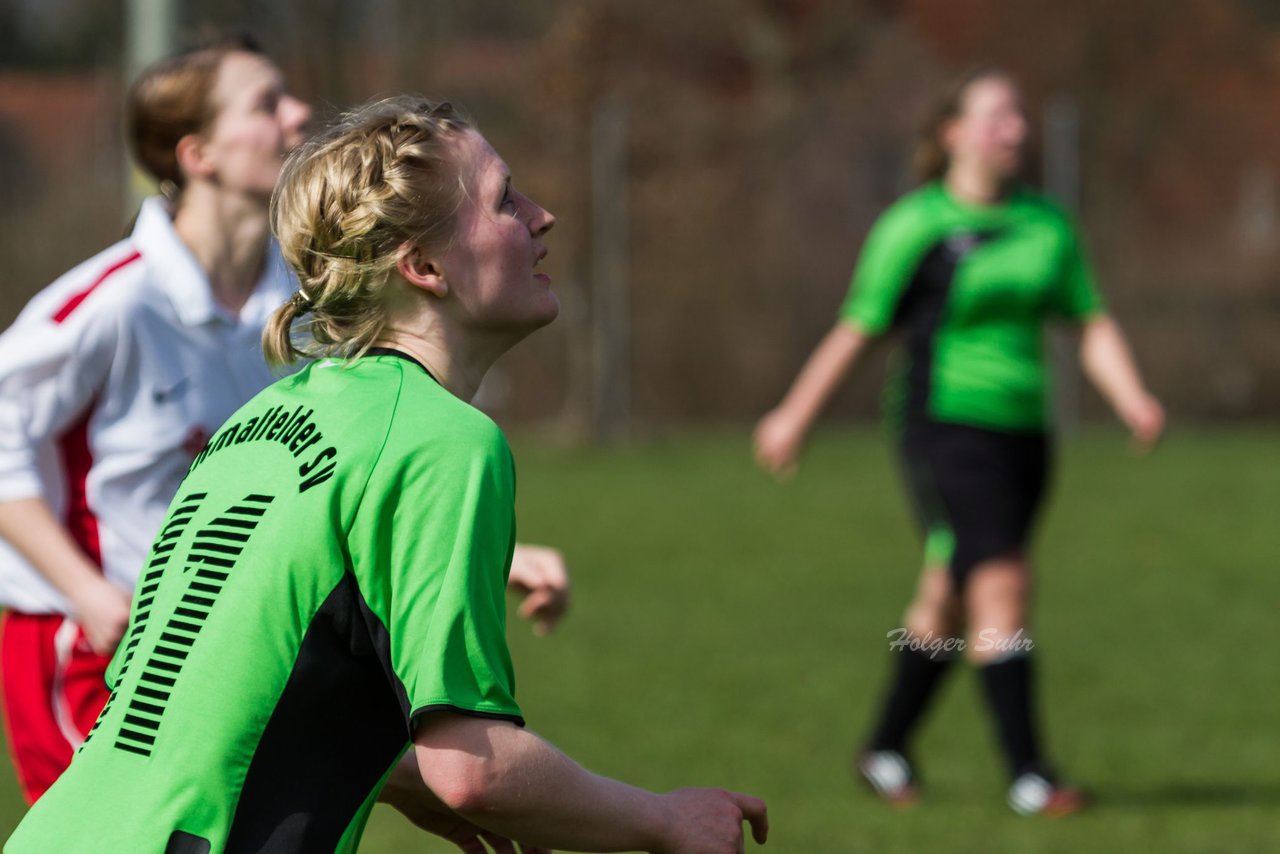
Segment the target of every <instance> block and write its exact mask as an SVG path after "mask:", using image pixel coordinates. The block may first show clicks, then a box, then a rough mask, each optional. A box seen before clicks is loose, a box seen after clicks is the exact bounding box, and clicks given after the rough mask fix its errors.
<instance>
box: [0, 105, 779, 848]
mask: <svg viewBox="0 0 1280 854" xmlns="http://www.w3.org/2000/svg"><path fill="white" fill-rule="evenodd" d="M272 219H273V226H274V229H275V231H276V234H277V236H278V237H279V240H280V246H281V249H282V252H283V253H284V255H285V257H286V258H287V259H288V260H289V261H290V263H291V264H292V265H293V266H294V267H295V268H296V270H297V272H298V276H299V281H300V289H299V291H298V293H297V294H296V295H295V296H294V297H293V298H292V299H291V300H290V302H289V303H288V304H287V305H286V306H285V307H284V308H282V309H281V311H280V312H279V313H278V314H277V315H276V317H275V319H274V320H273V321H272V324H271V325H270V327H269V328H268V331H267V333H266V337H265V345H266V351H267V354H268V357H269V358H271V359H272V360H273V361H285V362H291V361H293V360H294V359H296V358H297V357H298V356H299V355H302V354H305V355H309V356H315V357H318V360H317V361H315V362H312V363H311V364H310V365H308V366H307V367H306V368H304V369H303V370H302V371H301V372H299V373H297V374H295V375H293V376H291V377H288V378H286V379H283V380H281V381H279V382H277V383H276V384H274V385H273V386H271V387H270V388H268V389H267V390H266V391H264V392H263V393H262V394H260V395H258V396H257V397H256V398H254V399H253V400H252V401H251V402H250V403H248V404H247V405H246V406H245V407H244V408H243V409H241V410H240V411H239V412H238V413H237V414H236V415H234V416H232V418H231V420H230V422H229V424H228V425H227V426H224V427H223V428H222V429H221V430H220V431H219V432H218V433H217V434H216V435H215V436H214V438H213V440H212V441H211V442H210V443H209V446H208V448H207V449H206V450H205V451H204V452H202V453H201V454H200V456H199V457H197V458H196V460H195V462H194V463H193V465H192V468H191V473H190V474H189V475H188V476H187V478H186V480H185V481H184V482H183V484H182V487H181V490H180V492H179V497H178V498H177V499H176V500H175V501H174V503H173V505H172V508H171V511H170V514H169V517H168V520H167V523H166V526H165V528H164V531H165V533H164V534H163V535H162V536H161V537H160V539H159V540H158V541H157V545H156V547H155V549H154V550H153V551H152V553H151V557H150V562H149V563H148V564H147V566H148V569H147V573H146V575H145V576H144V583H145V584H146V587H145V588H143V589H146V590H147V591H148V594H147V597H146V599H145V600H143V599H139V602H138V605H137V607H136V608H135V610H134V612H133V616H132V620H131V623H130V627H129V630H128V634H127V636H126V637H127V641H126V645H125V646H124V647H123V648H122V654H120V655H117V657H116V659H115V660H114V661H113V663H112V667H111V671H110V672H109V674H108V676H109V679H110V680H111V682H112V684H113V687H114V691H113V693H112V698H111V701H110V702H109V704H108V706H107V708H106V710H105V711H104V712H103V714H102V716H101V718H100V719H99V721H98V723H97V725H96V726H95V728H94V732H93V733H92V734H91V735H90V737H89V739H88V741H87V742H86V743H85V745H84V747H83V748H82V749H81V750H80V752H79V753H78V754H77V755H76V757H75V760H74V761H73V762H72V764H71V767H70V768H69V769H68V771H67V773H66V774H65V775H63V777H62V778H61V779H60V780H58V782H57V783H56V784H55V785H54V786H53V788H52V789H50V791H49V793H48V794H47V795H46V796H45V797H44V798H43V799H41V801H40V802H39V803H38V804H36V806H35V807H34V808H33V809H32V811H31V812H30V813H29V814H28V816H27V818H26V820H25V821H24V822H23V823H22V825H21V826H20V827H19V828H18V830H17V832H16V833H15V835H14V837H13V838H12V839H11V840H10V841H9V844H8V846H7V847H6V850H7V851H10V852H14V854H18V852H26V851H33V852H34V851H42V852H43V851H50V850H85V849H87V848H90V847H95V846H96V847H98V848H100V849H102V850H111V851H149V850H156V851H158V850H161V849H164V850H183V851H195V850H201V851H222V850H237V851H239V850H252V851H268V850H269V851H273V852H282V854H287V852H310V851H334V850H338V851H351V850H354V849H355V847H356V846H357V844H358V841H359V836H360V833H361V831H362V829H363V826H364V821H365V819H366V818H367V816H368V813H369V810H370V809H371V808H372V804H373V800H374V798H375V796H377V797H380V798H381V799H382V800H384V801H387V802H389V803H391V804H392V805H393V806H395V807H396V808H398V809H400V810H401V811H402V812H404V813H405V814H406V815H407V816H409V817H410V818H411V819H412V820H414V821H415V823H417V824H418V825H420V826H421V827H423V828H424V829H426V830H429V831H431V832H434V833H437V834H439V835H441V836H444V837H445V838H448V839H450V840H452V841H454V842H455V843H457V844H458V845H459V846H460V847H462V848H463V849H464V850H468V851H475V852H480V851H484V850H486V849H485V847H484V844H483V843H482V842H481V840H482V839H483V840H485V841H487V842H488V843H489V844H490V845H492V846H493V847H494V849H495V850H498V851H508V852H514V851H515V848H514V847H512V845H513V843H512V842H511V840H515V841H518V842H519V843H520V844H521V845H522V846H523V850H524V851H526V852H532V851H542V850H545V849H550V848H556V849H563V850H584V851H620V850H628V851H632V850H643V851H661V852H682V854H701V852H707V854H711V852H728V851H741V850H742V844H743V842H742V822H743V821H744V819H745V820H749V821H750V822H751V824H752V825H753V828H754V829H755V831H756V836H757V839H758V840H759V841H763V838H764V835H765V817H764V805H763V804H762V803H761V802H759V801H757V800H756V799H754V798H750V797H747V796H745V795H736V794H732V793H729V792H724V791H718V790H706V789H689V790H680V791H677V792H673V793H671V794H668V795H655V794H653V793H650V792H647V791H644V790H641V789H636V788H633V787H630V786H626V785H624V784H622V783H618V782H615V781H612V780H608V779H605V778H602V777H598V776H595V775H593V774H590V773H588V772H587V771H585V770H583V769H582V768H581V767H579V766H578V765H577V764H575V763H574V762H573V761H571V760H570V759H569V758H568V757H566V756H564V755H563V754H561V753H559V752H558V751H556V750H555V749H554V748H553V747H552V746H551V745H550V744H548V743H547V742H545V741H543V740H542V739H541V738H539V737H538V736H536V735H534V734H533V733H531V732H529V731H528V730H526V729H524V728H523V723H524V721H523V718H522V713H521V710H520V708H519V706H518V705H517V704H516V701H515V698H514V682H513V673H512V667H511V660H510V656H509V653H508V651H507V647H506V641H505V625H504V624H505V610H504V606H503V589H504V582H505V574H506V572H507V570H508V567H509V564H510V559H511V550H512V546H513V543H514V537H515V527H514V523H515V518H514V503H513V499H514V488H515V472H514V465H513V461H512V458H511V452H510V449H509V448H508V446H507V443H506V440H505V438H504V437H503V435H502V433H501V431H500V430H499V429H498V428H497V426H496V425H495V424H494V423H493V422H492V421H491V420H489V418H487V417H486V416H485V415H483V414H482V413H480V412H479V411H478V410H476V409H474V408H473V407H472V406H470V404H469V401H470V400H471V398H472V397H473V395H474V394H475V392H476V389H477V388H478V386H479V385H480V382H481V380H482V379H483V377H484V375H485V373H486V371H487V370H488V369H489V367H490V366H491V365H492V364H493V362H494V361H495V360H496V359H498V358H499V357H500V356H501V355H502V354H503V353H504V352H506V351H507V350H508V349H510V348H511V347H512V346H514V345H515V344H516V343H517V342H519V341H520V340H521V339H523V338H524V337H525V336H526V335H528V334H529V333H531V332H533V331H534V330H536V329H538V328H540V327H542V326H544V325H546V324H548V323H550V322H551V321H552V320H553V319H554V318H555V317H556V315H557V313H558V311H559V302H558V300H557V298H556V296H555V295H554V293H553V292H552V291H551V288H550V280H549V279H548V277H547V276H546V275H545V274H543V273H541V272H540V271H539V270H538V269H537V268H538V265H539V264H540V263H541V261H542V259H543V257H544V256H545V254H546V251H547V250H546V247H545V245H544V243H543V238H544V236H545V235H546V233H547V232H548V231H549V230H550V229H551V227H552V225H553V224H554V219H553V218H552V216H551V215H550V214H549V213H548V212H547V211H545V210H543V209H542V208H541V207H539V206H538V205H537V204H535V203H534V202H533V201H532V200H530V199H529V198H528V197H526V196H524V195H522V194H521V193H520V192H519V191H518V190H517V189H516V188H515V187H514V186H513V184H512V181H511V175H510V173H509V171H508V170H507V167H506V165H505V164H504V163H503V162H502V160H501V158H499V157H498V155H497V154H496V153H495V152H494V151H493V149H492V148H491V147H490V146H489V144H488V143H487V142H486V141H485V139H484V138H483V137H482V136H481V135H480V134H479V133H478V132H476V131H475V130H474V129H473V128H472V127H471V126H470V125H469V123H468V122H467V121H466V120H465V119H464V118H462V117H461V116H460V115H459V114H458V113H457V112H455V111H454V110H453V108H452V107H451V106H450V105H448V104H436V103H431V102H427V101H424V100H422V99H419V98H412V97H401V98H396V99H391V100H388V101H383V102H378V103H374V104H371V105H370V106H368V107H366V108H364V109H362V110H359V111H357V112H355V113H353V114H351V115H349V116H347V117H346V118H345V119H344V120H343V121H341V122H339V123H338V124H336V125H335V126H334V127H333V128H332V129H330V130H329V131H327V132H326V133H324V134H323V135H321V136H319V137H317V138H316V139H314V140H312V141H311V142H309V143H307V144H306V145H305V146H304V147H303V148H302V149H301V150H300V151H299V152H298V153H297V154H295V155H294V157H293V158H292V159H290V161H289V163H288V165H287V166H286V168H285V173H284V175H283V176H282V177H281V181H280V186H279V189H278V191H277V196H276V201H275V203H274V206H273V213H272ZM299 332H301V333H303V337H302V340H304V341H306V342H308V343H306V344H304V345H303V353H299V350H298V349H297V347H298V341H299V339H298V338H296V337H295V334H296V333H299ZM388 775H389V776H388ZM166 846H167V847H166Z"/></svg>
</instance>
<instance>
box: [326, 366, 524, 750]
mask: <svg viewBox="0 0 1280 854" xmlns="http://www.w3.org/2000/svg"><path fill="white" fill-rule="evenodd" d="M441 394H442V395H447V392H443V391H442V392H441ZM462 406H465V404H461V403H460V402H457V401H456V400H451V401H449V402H448V403H447V405H446V407H445V408H446V409H451V408H456V407H462ZM468 410H469V408H468ZM448 415H449V413H448V412H444V413H439V414H437V416H436V417H437V418H438V419H439V420H440V421H446V422H447V421H449V418H448V417H446V416H448ZM465 415H466V416H467V417H464V418H462V419H460V420H458V421H457V422H456V424H453V425H447V426H444V427H440V426H438V425H437V426H435V427H432V428H429V429H427V430H424V429H423V426H422V424H421V423H413V421H414V419H412V418H405V417H398V418H397V419H396V420H395V422H394V423H393V424H392V427H391V429H390V432H389V433H388V437H387V444H386V446H385V447H384V449H383V451H382V454H381V457H380V458H379V461H378V462H377V464H376V465H375V468H374V472H373V474H372V476H371V477H370V481H369V484H368V486H367V488H366V490H365V495H364V498H363V499H362V501H361V504H360V508H359V510H358V511H357V516H356V518H355V520H354V522H353V525H352V533H351V537H350V538H349V543H350V548H351V560H352V564H353V569H354V572H355V575H356V580H357V582H358V584H359V586H360V589H361V593H362V595H363V596H364V598H365V601H366V604H367V606H368V607H369V609H370V610H371V611H372V612H373V616H374V617H375V618H376V620H371V621H370V622H371V625H373V626H374V634H375V636H376V635H377V634H378V633H379V631H380V630H381V629H385V631H386V634H387V637H386V638H385V639H382V641H383V643H385V647H384V648H385V649H386V650H387V652H388V657H389V665H390V668H391V670H392V671H393V676H394V679H395V680H396V681H397V682H398V683H399V684H398V685H397V686H395V687H396V690H397V693H398V694H399V695H400V697H401V703H402V706H403V708H404V712H405V715H406V718H407V720H408V722H409V723H410V726H412V721H413V719H414V718H416V717H417V716H418V715H420V714H422V713H423V712H426V711H431V710H435V709H450V710H453V711H457V712H462V713H468V714H476V715H480V716H487V717H496V718H502V719H507V720H511V721H513V722H515V723H518V724H520V725H523V723H524V720H523V718H522V717H521V712H520V707H519V706H518V705H517V704H516V701H515V677H514V673H513V670H512V665H511V657H510V654H509V652H508V650H507V643H506V597H505V593H506V581H507V574H508V572H509V569H510V563H511V553H512V548H513V546H514V544H515V510H514V489H515V485H514V476H515V475H514V466H513V463H512V459H511V452H510V449H509V448H508V446H507V444H506V440H505V439H504V438H503V436H502V434H501V432H500V431H499V430H498V428H497V427H496V426H495V425H493V423H492V422H489V421H488V420H487V419H486V418H485V417H484V416H483V415H480V414H479V413H478V412H475V411H474V410H469V411H468V412H466V413H465ZM378 624H381V626H380V627H379V625H378ZM378 641H379V639H378V638H376V637H375V643H377V642H378Z"/></svg>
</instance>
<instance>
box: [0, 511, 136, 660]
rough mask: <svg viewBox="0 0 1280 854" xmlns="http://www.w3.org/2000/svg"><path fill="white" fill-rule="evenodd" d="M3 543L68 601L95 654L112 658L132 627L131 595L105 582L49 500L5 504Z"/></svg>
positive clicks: (0, 523)
mask: <svg viewBox="0 0 1280 854" xmlns="http://www.w3.org/2000/svg"><path fill="white" fill-rule="evenodd" d="M0 537H3V538H4V539H5V540H7V541H8V542H9V544H10V545H12V546H13V547H14V548H15V549H17V551H18V553H19V554H21V555H22V556H23V557H24V558H26V559H27V562H28V563H30V564H31V565H32V566H34V567H35V568H36V570H37V571H39V572H40V574H42V575H43V576H44V577H45V578H47V579H48V580H49V582H50V583H51V584H53V586H54V587H56V588H57V589H58V590H59V591H60V592H61V593H62V595H64V596H66V597H67V600H68V601H69V602H70V603H71V607H72V609H73V611H74V618H75V620H76V622H77V623H78V624H79V625H80V627H81V628H82V629H84V633H85V637H86V638H87V639H88V641H89V645H90V646H91V647H92V648H93V651H94V652H96V653H98V654H99V655H110V654H111V653H112V652H113V651H114V650H115V648H116V645H117V644H118V643H119V642H120V638H121V637H122V636H123V635H124V631H125V627H126V625H127V624H128V622H129V595H128V594H127V593H125V592H124V591H123V590H121V589H120V588H118V587H116V586H115V585H113V584H112V583H111V582H109V581H107V579H106V578H104V577H103V575H102V573H101V572H100V571H99V569H98V567H97V566H95V565H94V563H93V561H92V560H90V559H89V556H88V555H86V554H85V553H84V551H83V550H82V549H81V548H80V547H79V546H78V545H76V543H75V541H74V540H72V538H71V535H70V534H69V533H68V532H67V529H66V528H65V527H63V525H62V524H61V523H60V522H59V521H58V520H57V519H56V518H54V515H53V512H52V511H51V510H50V509H49V505H48V504H47V503H46V502H45V500H44V499H43V498H18V499H14V500H12V501H3V502H0Z"/></svg>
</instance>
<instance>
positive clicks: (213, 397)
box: [0, 37, 568, 802]
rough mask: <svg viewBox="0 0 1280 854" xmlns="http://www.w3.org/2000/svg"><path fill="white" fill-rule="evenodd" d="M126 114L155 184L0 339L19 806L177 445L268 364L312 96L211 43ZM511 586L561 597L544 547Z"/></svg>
mask: <svg viewBox="0 0 1280 854" xmlns="http://www.w3.org/2000/svg"><path fill="white" fill-rule="evenodd" d="M127 109H128V115H127V125H128V136H129V142H130V145H131V147H132V149H133V152H134V154H135V156H136V157H137V159H138V162H139V163H140V164H141V165H142V167H143V168H144V169H146V171H147V172H148V173H150V175H151V176H152V177H153V178H154V179H155V180H156V181H158V182H159V183H160V185H161V187H162V189H164V191H165V196H166V197H165V198H159V197H157V198H150V199H147V200H146V201H145V202H144V203H143V205H142V209H141V211H140V212H139V214H138V218H137V223H136V226H135V228H134V230H133V233H132V234H131V235H130V236H129V237H128V238H127V239H125V240H123V241H121V242H120V243H117V244H116V245H114V246H112V247H110V248H108V249H106V250H104V251H103V252H101V253H100V254H98V255H96V256H94V257H93V258H91V259H89V260H88V261H86V262H84V263H82V264H80V265H79V266H77V267H76V268H74V269H73V270H71V271H70V272H69V273H67V274H66V275H65V276H63V277H61V278H60V279H58V280H57V281H56V282H54V283H53V284H52V285H50V286H49V287H48V288H46V289H45V290H44V291H42V292H41V293H39V294H38V295H36V297H35V298H34V299H32V301H31V302H30V303H29V304H28V305H27V306H26V308H25V309H24V310H23V312H22V313H21V314H20V315H19V317H18V319H17V320H16V321H15V322H14V324H13V326H11V327H10V328H9V329H8V330H7V331H6V332H5V333H4V334H3V335H0V392H2V394H0V537H2V538H3V540H4V541H7V543H8V546H6V545H5V543H4V542H0V602H3V604H4V606H5V607H6V608H7V609H8V610H7V611H6V613H5V615H4V618H3V619H4V622H3V634H2V637H0V654H2V661H0V675H2V677H3V697H4V706H5V708H4V713H5V715H4V716H5V723H6V734H7V736H8V739H9V744H10V754H11V756H12V757H13V759H14V762H15V764H16V765H17V768H18V774H19V777H20V780H21V783H22V786H23V791H24V793H25V795H26V797H27V799H28V800H29V801H32V802H34V801H35V800H36V798H38V797H39V796H40V795H41V793H43V792H44V791H45V789H47V788H48V787H49V785H50V784H51V783H52V782H53V780H54V779H55V778H56V777H57V776H58V774H60V773H61V772H62V770H63V769H64V768H65V767H66V764H67V763H68V762H69V761H70V759H71V755H72V751H73V750H74V748H75V747H76V746H77V745H78V744H79V743H80V742H81V740H82V739H83V737H84V735H85V733H87V732H88V730H89V727H90V726H91V725H92V724H93V721H94V719H95V718H96V717H97V715H98V712H99V710H100V709H101V708H102V705H103V703H104V702H106V698H107V691H106V687H105V685H104V683H103V672H104V669H105V668H106V665H107V662H108V660H109V657H110V655H111V653H112V652H113V651H114V650H115V648H116V645H117V643H118V642H119V640H120V637H121V634H122V633H123V631H124V627H125V623H126V621H127V619H128V615H129V602H130V594H131V591H132V590H133V588H134V584H135V581H136V579H137V577H138V574H139V572H140V570H141V568H142V565H143V560H144V558H145V556H146V553H147V550H148V549H149V547H150V546H151V543H152V540H153V539H154V538H155V536H156V534H157V532H158V531H159V530H160V523H161V521H162V520H163V518H164V514H165V511H166V509H167V507H168V504H169V502H170V500H172V498H173V496H174V493H175V492H176V491H177V488H178V484H179V482H180V481H181V480H182V477H183V476H184V475H185V473H186V471H187V468H188V466H190V464H191V461H192V459H193V458H194V457H195V455H196V454H197V453H198V452H199V451H200V450H201V449H202V448H203V446H204V444H205V441H206V440H207V438H208V437H209V436H210V435H211V434H212V433H213V432H214V431H215V430H216V429H217V428H218V426H219V425H220V424H222V422H223V421H224V420H225V419H226V418H227V417H228V416H229V415H230V414H231V413H232V412H234V411H235V410H236V409H237V408H238V407H239V406H241V405H242V404H243V403H244V402H245V401H246V400H248V399H249V398H250V397H252V396H253V395H254V394H256V393H257V392H259V391H260V390H262V389H263V388H265V387H266V386H267V385H268V384H270V383H271V382H272V380H273V379H274V378H275V377H274V376H273V373H272V371H271V370H270V369H269V368H268V366H267V364H266V362H265V360H264V358H263V355H262V350H261V335H262V330H263V328H264V326H265V324H266V322H267V319H268V318H269V317H270V315H271V313H272V312H273V311H274V310H275V309H277V308H278V307H279V306H280V305H281V304H282V303H284V302H285V301H286V300H288V299H289V298H290V296H291V295H292V294H293V293H294V291H295V288H296V280H295V279H294V277H293V275H292V273H291V272H290V271H289V270H288V268H287V266H286V265H285V264H284V262H283V260H282V259H281V258H280V255H279V250H278V248H277V246H276V244H275V242H274V241H273V240H272V239H271V237H270V234H269V227H268V210H267V209H268V203H269V199H270V195H271V190H272V188H273V186H274V185H275V181H276V178H277V177H278V175H279V172H280V169H281V166H282V164H283V161H284V157H285V155H286V154H287V153H288V152H289V151H290V150H291V149H293V148H294V147H295V146H296V145H297V144H298V143H299V142H301V140H302V138H303V133H304V127H305V125H306V123H307V121H308V119H309V117H310V108H309V107H308V106H307V105H306V104H305V103H303V102H302V101H300V100H298V99H297V98H295V97H293V96H291V95H290V94H289V93H288V91H287V90H286V88H285V83H284V79H283V77H282V75H281V73H280V70H279V69H278V68H277V67H276V66H275V65H274V64H273V63H272V62H271V61H269V60H268V59H267V58H266V57H264V56H263V55H262V54H261V53H260V52H259V50H258V49H257V47H256V46H255V45H254V44H253V43H252V42H251V41H249V40H248V39H245V38H242V37H237V38H222V39H219V40H217V41H212V42H210V43H207V44H205V45H202V46H200V47H198V48H196V49H193V50H191V51H188V52H185V53H182V54H180V55H178V56H175V57H173V58H170V59H168V60H165V61H162V62H159V63H157V64H156V65H154V66H152V67H151V68H150V69H148V70H147V71H146V72H144V73H143V74H142V75H141V76H140V78H139V79H138V81H137V82H136V84H135V85H134V87H133V88H132V90H131V92H130V95H129V100H128V108H127ZM512 584H513V587H516V588H517V589H519V590H521V591H522V592H526V593H529V596H528V597H527V598H526V600H525V602H524V603H523V607H522V613H525V614H526V615H529V616H533V617H535V618H536V619H538V621H539V622H538V626H539V628H540V630H545V629H547V628H549V627H550V626H551V625H553V624H554V622H555V620H556V619H557V618H558V617H559V615H560V614H561V613H562V612H563V610H564V608H565V606H566V604H567V595H568V594H567V591H568V586H567V577H566V575H565V571H564V565H563V561H562V559H561V557H560V555H559V553H558V552H555V551H554V550H550V549H534V550H531V551H528V552H526V553H524V555H523V559H522V560H521V561H520V562H519V563H518V566H517V571H516V573H515V577H514V578H513V581H512Z"/></svg>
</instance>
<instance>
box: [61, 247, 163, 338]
mask: <svg viewBox="0 0 1280 854" xmlns="http://www.w3.org/2000/svg"><path fill="white" fill-rule="evenodd" d="M141 257H142V253H141V252H139V251H138V250H136V249H135V250H134V251H133V252H132V253H130V254H129V255H128V256H127V257H125V258H122V259H121V260H119V261H117V262H116V263H114V264H112V265H111V266H110V267H108V268H107V269H106V270H104V271H103V273H102V275H101V276H98V278H96V279H94V280H93V284H92V285H90V286H89V287H87V288H85V289H84V290H82V291H80V293H78V294H75V295H73V296H72V297H71V299H69V300H67V301H66V302H65V303H63V304H62V308H60V309H58V311H57V313H56V314H54V315H53V322H54V323H61V322H62V321H64V320H66V319H67V318H68V317H70V316H71V312H73V311H75V310H76V309H77V308H78V307H79V306H80V303H82V302H84V301H85V299H86V298H87V297H88V296H89V294H91V293H93V291H94V289H95V288H97V287H98V285H101V284H102V283H103V282H105V281H106V280H107V279H109V278H111V275H112V274H113V273H115V272H116V271H118V270H120V269H122V268H124V267H127V266H129V265H130V264H132V263H133V262H134V261H137V260H138V259H139V258H141Z"/></svg>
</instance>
